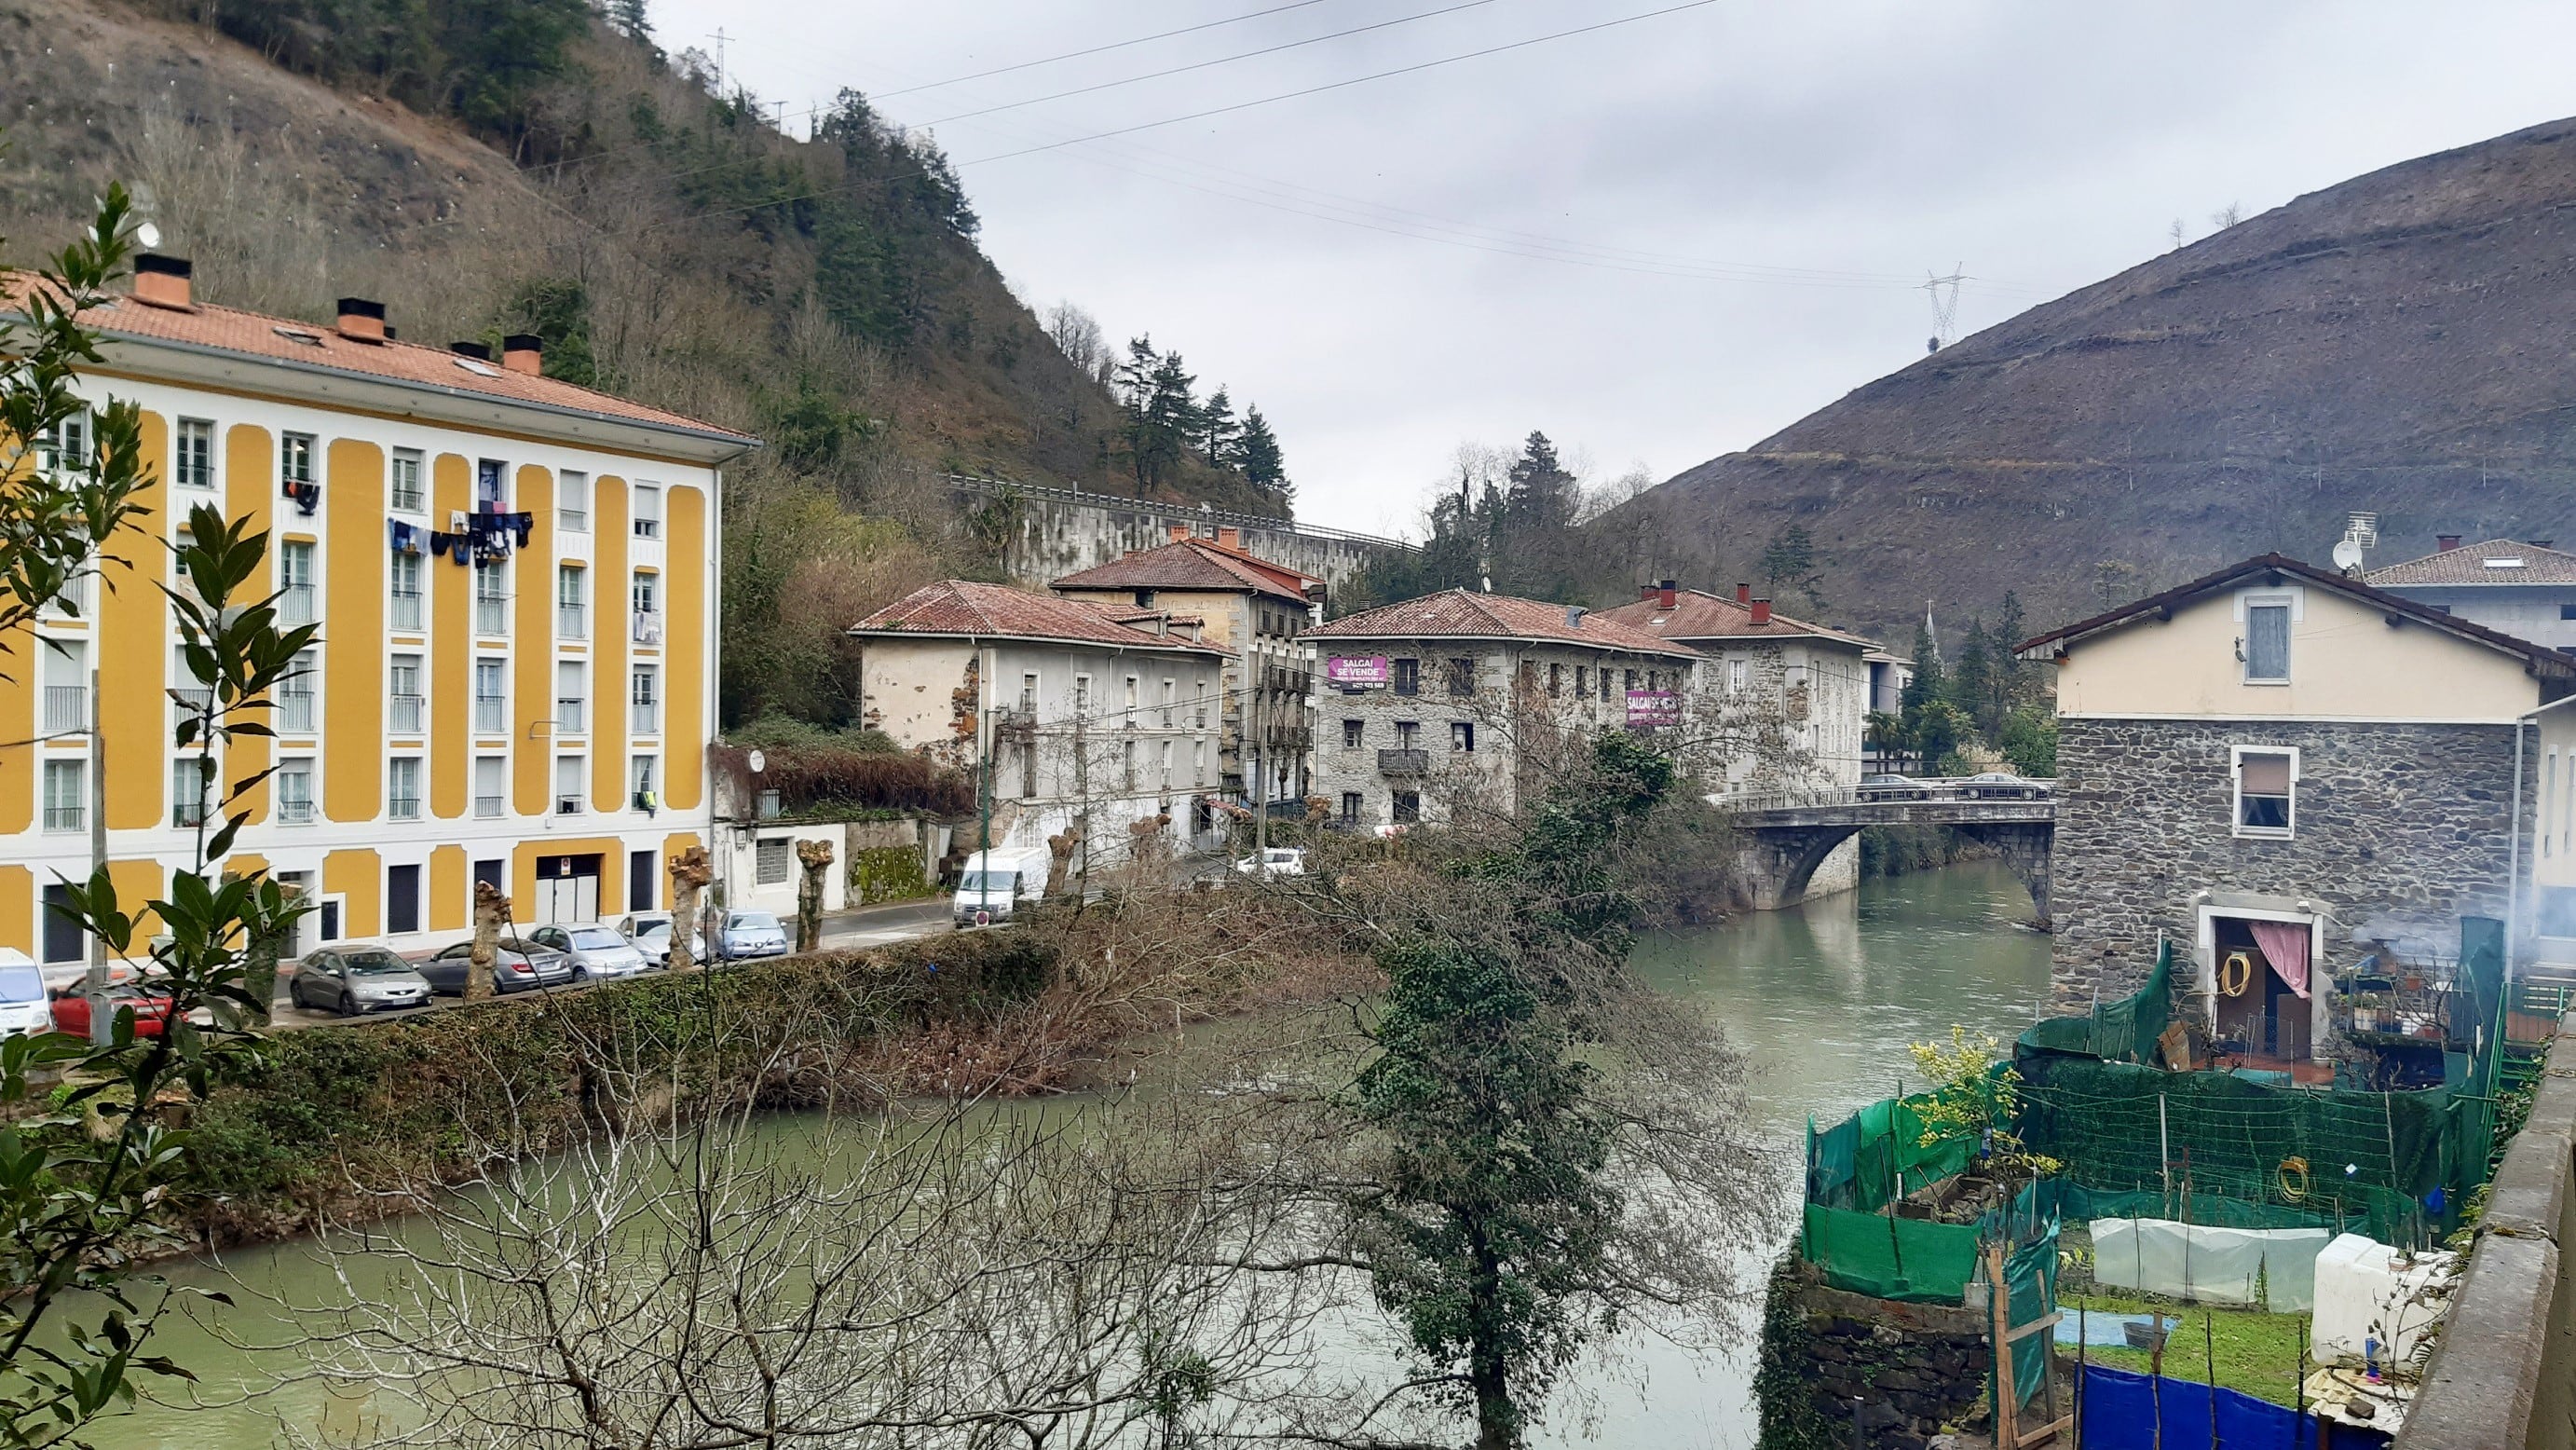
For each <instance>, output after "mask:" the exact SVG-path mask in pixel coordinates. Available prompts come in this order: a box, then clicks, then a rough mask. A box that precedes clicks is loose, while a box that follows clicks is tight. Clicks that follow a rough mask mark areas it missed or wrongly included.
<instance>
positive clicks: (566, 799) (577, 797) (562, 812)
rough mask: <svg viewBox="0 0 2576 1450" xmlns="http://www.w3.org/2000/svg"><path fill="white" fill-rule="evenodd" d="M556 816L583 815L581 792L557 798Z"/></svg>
mask: <svg viewBox="0 0 2576 1450" xmlns="http://www.w3.org/2000/svg"><path fill="white" fill-rule="evenodd" d="M555 814H556V815H559V816H577V815H580V814H581V792H579V791H574V792H573V793H571V794H570V795H558V796H556V797H555Z"/></svg>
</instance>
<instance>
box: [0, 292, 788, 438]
mask: <svg viewBox="0 0 2576 1450" xmlns="http://www.w3.org/2000/svg"><path fill="white" fill-rule="evenodd" d="M33 282H34V278H33V276H32V275H31V274H29V273H25V272H13V273H6V274H0V306H8V307H15V306H16V305H18V303H19V302H20V301H21V299H23V298H24V297H25V296H26V294H27V291H28V288H29V287H30V286H31V285H32V284H33ZM80 320H81V321H82V323H84V324H85V325H87V326H89V327H93V328H96V329H97V330H98V331H99V332H101V333H103V334H105V335H107V336H108V337H109V338H111V339H112V338H118V337H127V338H136V339H141V340H143V341H146V342H169V343H180V344H184V345H187V346H192V347H202V348H212V349H216V350H218V351H222V352H229V353H237V354H240V355H241V356H244V357H252V358H264V359H268V360H271V361H275V362H283V363H290V364H298V365H301V366H304V367H319V368H330V369H335V370H337V371H340V372H346V373H354V374H357V375H360V376H363V377H371V378H381V379H384V380H386V381H388V382H395V383H408V384H411V385H413V386H417V387H430V388H438V389H442V390H446V391H450V392H456V393H464V394H471V395H477V396H481V397H487V398H493V399H498V400H500V401H503V402H513V403H527V404H531V405H534V406H537V407H543V408H552V409H565V410H570V411H574V412H581V413H591V414H595V415H597V416H599V417H602V418H613V419H617V420H619V421H622V422H628V423H641V424H644V425H646V426H648V427H655V428H670V429H677V430H680V431H683V432H689V433H698V434H703V435H707V436H710V437H716V438H729V439H735V440H739V441H740V442H742V443H744V444H746V445H750V444H753V443H756V442H757V441H758V440H756V439H754V438H752V437H750V436H749V435H747V434H742V433H737V432H735V431H734V430H732V429H730V428H720V427H717V426H716V425H714V424H712V423H702V422H700V421H698V420H697V419H695V418H687V417H683V416H681V415H680V414H678V413H671V412H665V411H664V410H662V409H660V408H652V407H647V406H645V405H644V404H642V403H637V402H630V401H628V400H627V399H624V398H619V397H614V396H611V395H610V394H607V393H602V392H598V391H596V390H594V389H590V388H585V387H581V386H579V385H578V384H574V383H567V382H564V381H562V380H560V379H557V378H549V377H542V376H539V375H536V374H533V373H520V372H512V371H511V370H509V369H507V368H504V367H502V366H501V365H500V364H498V363H484V362H475V361H474V360H473V359H469V358H466V357H464V356H462V355H461V354H458V353H454V352H450V351H448V350H447V349H446V348H443V347H427V346H423V345H422V344H420V343H416V342H360V341H355V340H353V339H350V338H347V337H343V336H341V335H340V333H339V332H338V331H336V330H335V329H333V328H331V327H329V326H325V325H322V324H318V323H311V322H304V321H300V320H297V319H295V318H288V317H271V316H268V315H266V314H264V313H258V312H245V311H243V310H241V309H240V308H236V307H217V306H213V305H211V304H208V303H203V302H200V303H197V304H196V305H194V306H192V307H189V308H186V309H184V310H183V309H179V308H173V307H160V306H155V305H153V304H151V303H148V302H138V301H136V300H135V299H134V298H132V297H130V296H125V297H115V298H111V299H109V300H108V301H106V302H104V303H101V304H100V305H98V306H96V307H90V308H85V309H83V311H82V312H81V314H80ZM468 363H472V364H473V365H472V366H467V364H468Z"/></svg>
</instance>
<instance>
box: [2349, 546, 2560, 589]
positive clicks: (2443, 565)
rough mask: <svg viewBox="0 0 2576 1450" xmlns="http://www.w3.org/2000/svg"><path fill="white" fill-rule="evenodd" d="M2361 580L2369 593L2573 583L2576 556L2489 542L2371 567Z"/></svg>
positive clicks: (2543, 549)
mask: <svg viewBox="0 0 2576 1450" xmlns="http://www.w3.org/2000/svg"><path fill="white" fill-rule="evenodd" d="M2507 560H2510V561H2512V562H2509V563H2508V562H2504V561H2507ZM2362 578H2363V579H2364V580H2365V581H2367V582H2368V583H2369V584H2370V586H2371V587H2372V588H2374V589H2402V588H2404V587H2405V586H2407V585H2409V584H2576V554H2565V553H2561V552H2559V551H2558V550H2556V549H2550V548H2544V547H2542V546H2541V545H2539V544H2529V543H2524V542H2522V541H2521V540H2519V539H2489V540H2487V541H2486V542H2485V543H2483V544H2466V545H2463V546H2461V547H2459V548H2457V549H2444V550H2442V551H2441V552H2440V553H2438V554H2427V555H2425V556H2424V557H2423V558H2421V559H2409V560H2407V561H2406V562H2405V563H2403V564H2391V565H2389V566H2388V567H2387V568H2385V569H2373V570H2371V571H2370V572H2369V573H2368V574H2365V575H2363V576H2362Z"/></svg>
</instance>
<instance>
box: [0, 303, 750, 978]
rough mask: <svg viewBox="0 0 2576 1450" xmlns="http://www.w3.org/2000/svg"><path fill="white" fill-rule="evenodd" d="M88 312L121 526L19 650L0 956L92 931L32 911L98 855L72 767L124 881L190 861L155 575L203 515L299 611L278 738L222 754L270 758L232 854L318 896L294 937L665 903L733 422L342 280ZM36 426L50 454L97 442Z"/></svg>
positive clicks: (423, 944)
mask: <svg viewBox="0 0 2576 1450" xmlns="http://www.w3.org/2000/svg"><path fill="white" fill-rule="evenodd" d="M84 320H85V321H86V322H87V323H88V324H89V325H91V326H92V327H94V328H96V329H97V330H98V332H99V333H100V334H101V337H102V346H101V351H102V353H103V354H104V355H105V358H106V361H105V363H104V365H102V366H99V367H97V368H95V369H94V370H92V371H91V372H89V373H87V374H85V376H84V384H85V387H86V388H87V390H89V392H90V393H91V395H92V396H93V397H94V398H95V399H96V400H98V401H101V402H104V401H106V400H108V399H111V398H113V399H120V400H131V401H132V402H134V403H135V404H136V405H137V406H138V407H139V408H140V409H141V410H142V422H143V430H142V438H143V447H144V449H145V450H146V452H147V454H148V456H149V462H150V464H151V470H150V471H151V475H152V478H151V482H150V484H149V486H148V487H147V488H146V489H145V490H144V492H143V494H142V495H141V502H142V503H143V504H144V506H145V508H146V509H147V510H148V512H147V513H146V515H145V517H144V519H143V529H144V535H145V536H144V537H142V538H129V539H128V540H127V541H126V542H125V543H124V544H122V545H120V546H119V547H117V548H116V549H114V550H113V551H112V553H113V556H114V557H112V558H111V559H110V560H109V562H108V563H107V564H106V565H105V566H103V567H104V571H105V572H104V577H103V579H101V580H93V581H90V584H89V586H88V590H87V595H88V599H89V600H90V601H91V602H92V603H93V604H94V606H95V607H94V608H92V607H86V606H85V607H83V608H82V609H81V610H80V612H79V614H78V615H77V616H75V615H72V614H69V613H63V614H59V615H57V614H53V613H49V614H48V615H47V616H46V617H45V618H43V619H42V620H41V621H40V623H39V624H38V625H37V627H36V632H37V634H38V635H40V636H41V637H42V639H43V641H44V643H42V644H37V643H34V642H30V641H26V640H19V641H14V642H13V646H14V658H13V659H12V660H11V661H10V662H9V663H8V666H7V668H8V670H9V673H10V674H11V675H12V676H13V678H10V679H7V680H0V741H27V740H30V739H31V738H35V737H47V738H42V739H37V740H36V743H34V744H32V745H15V746H11V747H8V748H5V749H0V945H7V946H11V947H16V948H18V949H20V950H23V951H26V952H28V953H30V954H31V955H33V956H35V957H36V958H37V959H38V960H39V961H41V962H44V963H46V964H47V965H48V966H51V967H62V966H67V965H69V964H71V963H73V962H75V961H77V960H79V959H80V958H81V957H82V955H83V953H84V952H85V951H86V943H85V942H84V941H83V940H82V939H81V938H80V937H79V935H78V934H77V933H76V932H74V931H73V930H71V929H70V928H69V927H68V925H67V924H66V923H63V922H62V921H61V920H60V919H59V918H58V917H56V916H55V914H54V913H52V912H51V911H49V910H48V909H47V904H48V901H49V899H51V898H52V896H53V894H54V893H56V892H59V891H60V889H61V887H60V885H59V883H60V882H61V881H63V880H65V879H72V880H77V879H80V878H82V877H84V876H86V875H87V874H88V871H89V862H90V851H91V844H90V821H89V818H88V811H89V809H90V800H91V791H90V779H89V772H91V771H98V772H100V775H101V779H102V781H103V787H104V799H105V805H106V810H105V819H106V828H107V829H106V839H107V855H108V859H109V861H110V863H111V864H110V869H111V871H112V873H113V875H114V878H115V880H116V883H117V886H118V889H119V893H120V896H122V897H125V898H126V899H130V900H132V901H134V902H137V903H139V902H141V901H142V900H144V899H146V898H147V897H149V896H153V895H158V894H159V893H161V892H162V891H163V890H165V889H166V886H167V882H168V877H169V875H170V873H171V872H173V871H175V870H181V869H186V868H187V867H188V866H189V865H190V864H191V861H192V859H193V858H192V849H193V843H194V840H195V836H196V830H195V819H196V814H197V813H198V812H200V811H201V810H202V809H203V806H202V804H201V803H200V802H199V801H197V800H195V799H193V797H194V795H195V789H194V785H193V777H194V774H195V769H194V767H193V765H191V764H190V762H189V761H187V760H183V759H182V758H181V756H180V754H179V752H178V751H177V750H176V748H175V747H174V745H173V742H172V734H171V731H172V726H173V724H174V712H175V710H176V708H177V706H176V704H175V702H174V700H173V698H172V695H171V691H172V690H173V688H175V687H178V686H181V685H185V684H188V683H191V682H190V681H189V679H188V676H187V673H186V668H185V665H184V663H183V662H182V661H181V660H180V659H179V658H178V657H177V643H178V642H177V639H176V635H175V631H174V628H173V622H172V617H171V611H170V609H169V607H168V604H167V601H166V600H165V599H164V598H163V597H162V595H161V593H160V591H159V590H158V589H156V588H154V587H152V586H153V584H154V583H155V582H156V581H166V582H168V583H170V584H172V585H173V587H178V586H179V585H180V580H179V579H178V578H177V576H176V574H175V571H174V568H173V564H172V559H171V556H170V553H169V551H168V550H167V549H165V548H163V547H162V546H161V543H162V541H164V540H168V539H171V538H174V537H176V536H178V535H179V534H180V533H181V532H183V531H184V528H185V524H186V520H187V517H188V514H189V512H190V510H191V509H192V508H193V507H195V506H196V505H198V504H200V503H205V502H214V503H216V504H218V505H220V506H221V507H222V508H223V510H224V511H225V512H226V513H227V514H228V515H231V516H234V517H246V518H248V519H249V520H251V521H252V522H253V523H254V524H256V525H257V526H258V527H260V528H262V529H265V530H267V531H268V533H269V535H270V545H269V555H268V568H269V571H270V573H269V579H268V587H269V588H272V589H276V590H280V591H282V592H283V601H282V607H283V610H284V613H285V616H286V618H287V620H288V621H289V622H303V621H306V620H311V621H315V622H318V623H319V625H320V626H321V628H320V636H319V638H318V640H317V641H316V642H315V644H314V646H313V648H312V650H311V653H310V657H309V659H308V668H307V670H306V672H305V673H303V674H302V676H301V677H300V678H299V679H297V680H296V681H294V682H293V683H291V684H290V685H288V686H287V687H285V689H284V690H282V691H281V693H280V694H279V696H278V697H277V699H276V701H275V710H274V712H273V714H272V715H271V717H270V721H269V723H270V724H271V725H272V726H273V727H274V728H275V729H276V731H277V737H276V738H275V739H273V740H269V739H254V738H242V739H236V740H234V741H233V742H232V743H231V744H230V745H229V746H228V747H226V759H225V760H224V761H223V762H222V765H221V768H222V770H223V772H224V777H223V778H225V779H227V780H240V779H244V778H246V777H248V776H250V775H252V774H254V773H256V772H258V771H260V770H263V769H266V768H267V767H269V766H270V765H271V764H274V765H275V766H276V768H277V769H276V773H275V774H274V775H271V776H270V777H269V778H268V779H267V780H266V781H265V782H264V783H262V784H260V785H258V786H257V787H255V788H254V789H253V790H252V791H251V793H250V794H249V796H248V798H247V804H248V807H249V811H250V824H249V826H248V827H247V829H245V830H244V831H243V833H242V835H241V837H240V840H239V842H238V843H237V845H236V848H235V854H234V856H233V858H232V861H233V864H234V865H235V866H236V867H256V866H265V867H266V868H267V869H268V870H269V871H270V872H272V873H273V874H274V875H275V876H276V877H278V878H279V879H281V880H283V881H286V882H288V883H291V884H294V885H297V886H299V887H301V888H303V889H304V890H305V891H306V892H307V893H308V894H309V895H310V896H311V898H312V899H313V900H314V901H315V902H316V904H317V907H318V909H317V910H315V911H314V912H312V913H310V914H309V915H308V916H307V917H306V918H305V921H304V924H303V928H302V938H301V940H299V941H298V942H297V943H296V944H295V946H296V949H297V950H298V951H302V950H305V949H309V948H310V947H311V946H313V945H314V944H315V943H317V942H319V941H324V940H335V939H358V938H364V939H373V940H380V941H383V942H385V943H387V944H388V945H391V946H393V947H394V948H396V949H397V950H405V951H411V950H418V949H421V948H429V947H435V946H439V945H443V944H445V943H447V942H449V941H452V940H455V939H457V938H459V937H462V936H463V935H465V933H466V932H467V929H468V919H469V908H470V902H471V897H472V891H473V886H474V883H475V882H476V881H477V880H478V879H479V880H490V881H493V882H495V883H496V884H498V885H500V886H501V887H502V888H503V889H504V890H505V891H506V892H507V893H508V894H509V896H510V898H511V900H512V903H513V916H514V919H516V920H518V921H521V922H526V923H536V922H544V921H571V920H584V919H591V918H597V917H607V918H611V919H613V918H614V917H616V916H617V915H618V914H620V913H621V912H625V911H630V910H643V909H648V908H651V907H654V906H658V905H662V904H665V898H666V897H667V895H668V885H667V882H668V875H667V872H666V870H665V865H664V863H665V860H666V858H667V857H668V856H669V855H671V854H672V853H673V852H676V851H679V850H682V849H684V848H686V847H688V846H691V845H698V844H705V843H707V842H708V841H709V839H710V825H711V821H712V804H711V798H710V792H709V783H708V780H707V771H706V747H707V743H708V741H709V739H710V738H711V737H712V734H713V731H714V727H715V663H716V661H715V631H716V618H717V607H716V580H717V554H718V536H717V528H718V524H717V520H718V513H717V498H718V490H719V488H720V487H721V484H722V473H721V468H722V465H723V464H724V463H725V462H726V461H728V460H730V459H732V458H734V457H736V456H738V455H740V454H741V453H742V452H744V451H745V450H746V449H749V448H751V447H753V446H755V442H754V440H752V439H750V438H747V437H744V436H742V435H740V434H737V433H733V432H729V431H727V430H724V429H721V428H716V427H712V426H709V425H707V424H704V423H699V422H695V421H692V420H690V419H687V418H683V417H679V416H677V415H674V414H670V413H665V412H662V411H660V410H658V409H653V408H648V407H644V406H642V405H639V404H635V403H631V402H628V401H625V400H623V399H619V398H614V397H610V396H608V395H606V394H602V393H598V392H593V391H591V390H589V389H586V388H581V387H577V386H574V385H572V384H569V383H565V382H560V381H557V380H555V379H551V378H547V377H544V376H542V375H541V374H540V373H539V371H538V364H539V360H540V359H539V355H538V342H537V340H536V339H534V338H528V337H514V338H512V339H510V341H509V343H508V344H507V345H506V346H505V349H504V352H503V356H502V357H501V358H500V359H499V360H497V361H495V360H493V359H491V358H489V357H488V356H486V355H483V352H484V350H483V349H480V348H472V347H468V346H464V345H460V346H458V347H455V348H436V347H426V346H421V345H418V344H415V343H408V342H402V341H398V340H396V338H395V337H394V335H393V330H392V329H390V328H388V327H386V326H385V325H384V309H383V307H382V306H381V305H379V304H376V303H373V302H369V301H366V300H364V299H358V298H351V299H347V300H345V301H344V302H343V303H342V304H341V307H340V318H339V321H338V324H337V325H336V326H329V327H324V326H316V325H312V324H306V323H300V322H292V321H286V320H282V319H278V318H273V317H265V316H260V315H257V314H254V313H247V312H241V311H236V310H233V309H229V308H221V307H212V306H207V305H205V304H203V303H200V302H197V301H196V300H194V298H193V297H192V296H191V294H190V287H189V281H188V267H187V264H186V263H185V262H184V261H180V260H177V259H174V258H164V257H148V256H147V257H145V258H142V259H141V260H140V262H139V263H138V269H137V275H136V281H135V290H134V293H133V294H132V295H130V296H121V297H118V298H116V299H114V300H113V301H111V302H109V303H107V304H105V305H103V306H100V307H98V308H95V309H92V311H91V312H90V313H88V314H87V315H86V316H85V319H84ZM46 442H47V445H48V447H47V448H45V449H42V450H40V461H41V460H42V459H43V458H44V457H45V456H47V455H49V454H54V453H57V452H58V451H59V450H65V449H68V450H73V451H77V450H80V449H83V448H86V447H87V446H88V440H87V438H86V436H85V435H83V434H81V433H80V432H79V430H73V436H67V437H60V438H56V439H51V440H46ZM460 555H463V556H464V562H462V563H459V562H457V560H458V558H459V556H460ZM103 582H104V583H110V584H112V585H113V587H111V588H107V589H104V590H102V589H101V588H99V585H100V584H101V583H103ZM93 664H95V665H96V666H97V669H96V677H97V680H98V694H99V698H97V699H96V700H92V699H91V698H89V692H90V682H91V676H92V668H91V667H92V665H93ZM93 709H95V711H96V718H97V722H98V738H97V741H96V743H95V745H93V743H92V741H91V739H90V738H89V734H88V726H89V724H90V718H91V711H92V710H93Z"/></svg>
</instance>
